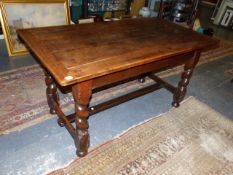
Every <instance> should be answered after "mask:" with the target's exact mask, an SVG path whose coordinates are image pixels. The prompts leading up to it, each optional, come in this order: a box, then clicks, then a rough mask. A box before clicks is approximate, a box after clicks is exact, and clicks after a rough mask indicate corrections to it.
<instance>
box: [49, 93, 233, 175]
mask: <svg viewBox="0 0 233 175" xmlns="http://www.w3.org/2000/svg"><path fill="white" fill-rule="evenodd" d="M232 173H233V122H232V121H230V120H229V119H227V118H225V117H224V116H222V115H221V114H219V113H217V112H216V111H214V110H213V109H211V108H210V107H208V106H207V105H205V104H204V103H202V102H200V101H198V100H197V99H195V98H194V97H190V98H188V99H187V100H186V101H185V102H183V103H182V104H181V106H180V107H179V108H173V109H171V110H170V111H169V112H167V113H164V114H161V115H160V116H157V117H154V118H152V119H150V120H148V121H146V122H144V123H142V124H140V125H138V126H136V127H134V128H131V129H129V130H128V131H126V132H125V133H123V134H122V135H120V136H118V137H116V138H114V139H112V140H110V141H108V142H106V143H104V144H102V145H100V146H98V147H97V148H95V149H92V150H91V151H90V152H89V154H88V155H87V156H85V157H83V158H76V159H75V160H74V161H73V162H72V163H70V165H68V166H67V167H65V168H63V169H59V170H56V171H54V172H52V173H50V175H63V174H69V175H232Z"/></svg>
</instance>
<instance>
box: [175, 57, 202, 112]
mask: <svg viewBox="0 0 233 175" xmlns="http://www.w3.org/2000/svg"><path fill="white" fill-rule="evenodd" d="M199 58H200V52H195V54H194V56H193V58H192V59H190V60H189V61H187V62H186V63H185V65H184V71H183V73H182V75H181V80H180V81H179V84H178V87H177V88H176V91H175V93H174V96H173V102H172V106H174V107H179V105H180V102H181V101H182V100H183V99H184V97H185V94H186V91H187V86H188V84H189V81H190V78H191V77H192V73H193V70H194V68H195V66H196V64H197V63H198V60H199Z"/></svg>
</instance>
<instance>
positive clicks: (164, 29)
mask: <svg viewBox="0 0 233 175" xmlns="http://www.w3.org/2000/svg"><path fill="white" fill-rule="evenodd" d="M18 34H19V35H20V37H21V39H22V40H24V42H25V43H26V45H27V46H28V47H29V50H30V51H31V52H32V53H33V54H35V55H36V56H37V58H38V59H39V61H40V62H41V64H42V66H43V67H44V69H45V76H46V78H45V83H46V85H47V89H46V95H47V99H48V105H49V107H50V113H56V114H57V115H58V117H59V119H58V124H59V125H60V126H65V127H66V128H67V130H68V131H69V133H70V134H71V136H72V137H73V139H74V142H75V145H76V148H77V155H78V156H80V157H82V156H85V155H86V154H87V152H88V147H89V142H90V138H89V132H88V128H89V124H88V117H89V116H90V115H91V114H94V113H96V112H99V111H102V110H104V109H107V108H110V107H112V106H114V105H118V104H120V103H122V102H125V101H127V100H131V99H133V98H136V97H138V96H140V95H144V94H146V93H149V92H152V91H154V90H157V89H160V88H165V89H167V90H168V91H169V92H171V93H172V94H173V102H172V105H173V106H174V107H178V106H179V104H180V102H181V101H182V100H183V99H184V96H185V94H186V91H187V86H188V84H189V81H190V78H191V76H192V73H193V70H194V68H195V66H196V64H197V63H198V60H199V57H200V54H201V52H202V51H203V50H206V49H211V48H214V47H217V46H218V44H219V42H218V40H216V39H211V38H209V37H207V36H204V35H201V34H198V33H195V32H193V31H191V30H189V29H186V28H183V27H181V26H177V25H175V24H173V23H169V22H167V21H163V20H161V19H155V18H148V19H133V20H124V21H119V22H107V23H94V24H83V25H70V26H57V27H46V28H37V29H26V30H19V31H18ZM180 64H184V71H183V72H182V74H181V80H180V81H179V83H178V86H177V87H175V86H173V85H171V84H169V83H167V82H165V81H164V80H162V79H160V78H159V77H157V76H155V75H154V72H155V71H160V70H162V69H166V68H170V67H173V66H176V65H180ZM146 76H148V77H149V78H151V79H152V80H154V82H155V84H153V85H150V86H149V87H146V88H143V89H140V90H137V91H135V92H131V93H130V94H127V95H124V96H121V97H118V98H116V99H113V100H110V101H108V102H104V103H102V104H97V105H96V106H92V107H90V106H89V102H90V99H91V96H92V93H93V92H94V91H93V90H96V89H98V88H101V87H103V86H108V85H110V84H112V83H116V82H119V81H122V80H124V81H125V80H127V79H131V78H134V77H138V79H139V83H140V82H143V81H144V78H145V77H146ZM67 78H68V79H67ZM56 82H58V83H59V84H60V85H61V86H68V85H69V86H71V89H72V94H73V97H74V102H75V113H74V114H70V115H68V116H66V115H65V114H64V113H63V112H62V110H61V108H60V104H59V96H58V93H57V83H56ZM71 122H75V125H76V126H75V127H74V126H73V125H72V124H71Z"/></svg>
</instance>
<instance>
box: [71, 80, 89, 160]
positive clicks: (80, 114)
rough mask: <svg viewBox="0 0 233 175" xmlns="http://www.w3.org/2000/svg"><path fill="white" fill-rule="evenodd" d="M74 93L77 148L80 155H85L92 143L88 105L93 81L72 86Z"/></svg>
mask: <svg viewBox="0 0 233 175" xmlns="http://www.w3.org/2000/svg"><path fill="white" fill-rule="evenodd" d="M72 93H73V96H74V101H75V112H76V117H75V124H76V130H75V136H74V141H75V144H76V148H77V151H76V153H77V155H78V156H79V157H83V156H85V155H86V154H87V152H88V147H89V143H90V138H89V132H88V128H89V124H88V120H87V119H88V117H89V109H88V105H89V102H90V98H91V94H92V82H91V81H86V82H82V83H79V84H76V85H74V86H73V87H72Z"/></svg>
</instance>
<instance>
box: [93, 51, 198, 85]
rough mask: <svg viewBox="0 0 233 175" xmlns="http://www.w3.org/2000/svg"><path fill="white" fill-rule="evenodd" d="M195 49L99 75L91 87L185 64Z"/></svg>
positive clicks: (192, 56) (191, 57)
mask: <svg viewBox="0 0 233 175" xmlns="http://www.w3.org/2000/svg"><path fill="white" fill-rule="evenodd" d="M194 53H195V51H192V52H188V53H185V54H182V55H176V56H173V57H169V58H166V59H162V60H159V61H154V62H151V63H147V64H144V65H140V66H136V67H133V68H129V69H126V70H123V71H119V72H114V73H111V74H107V75H104V76H101V77H97V78H94V79H92V89H95V88H99V87H102V86H105V85H109V84H112V83H115V82H118V81H121V80H125V79H128V78H132V77H135V76H138V75H142V74H145V73H149V72H158V71H160V70H164V69H167V68H171V67H174V66H178V65H181V64H185V63H186V62H187V61H189V60H190V59H193V58H194Z"/></svg>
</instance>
